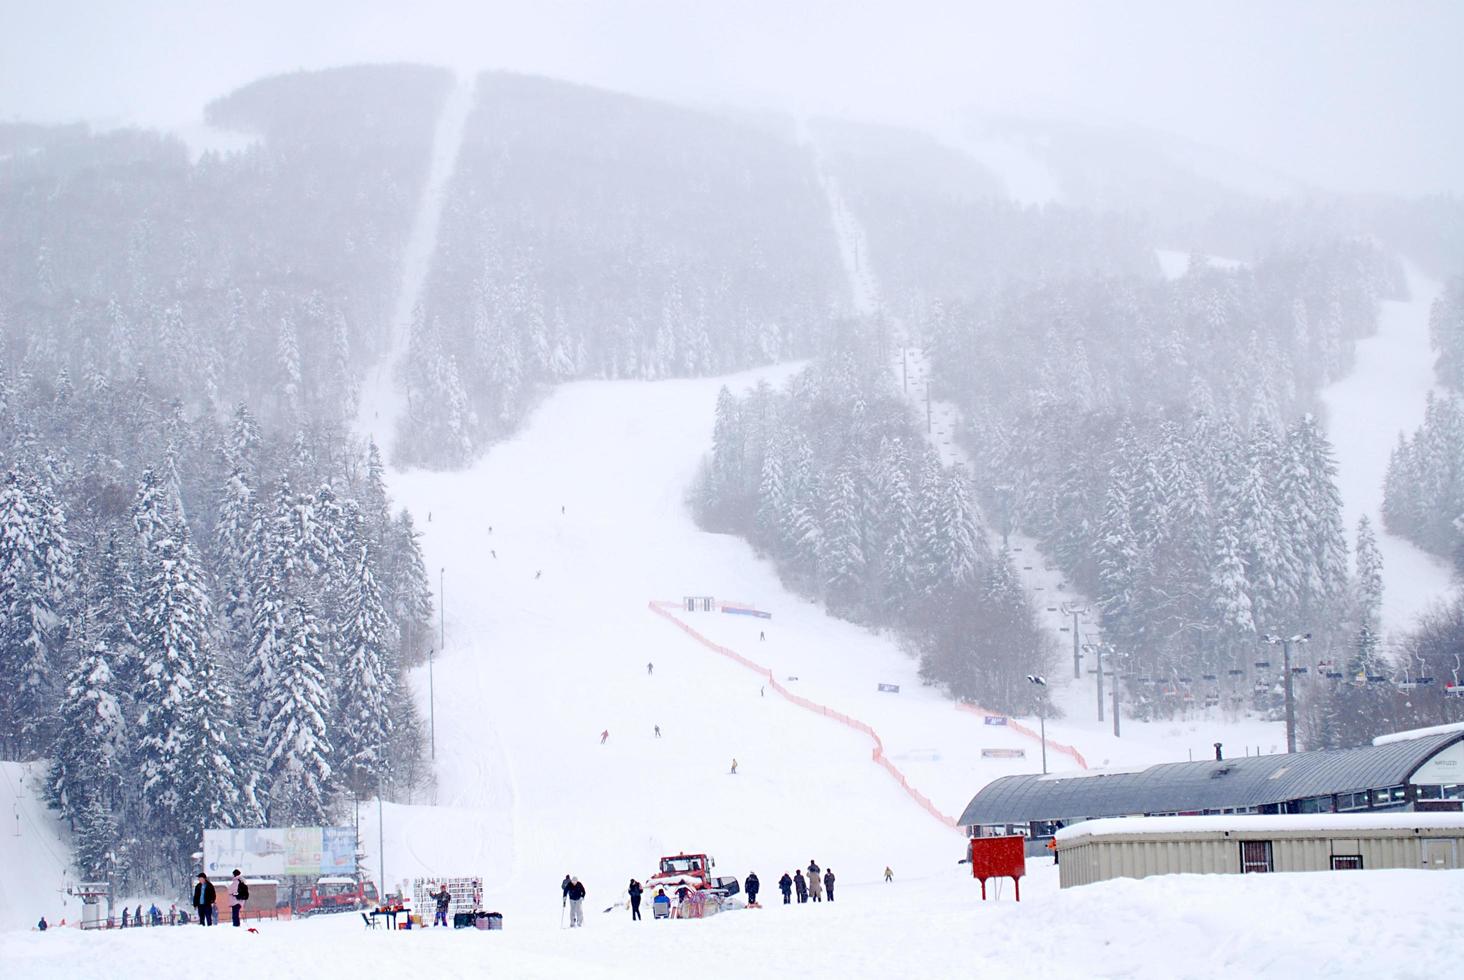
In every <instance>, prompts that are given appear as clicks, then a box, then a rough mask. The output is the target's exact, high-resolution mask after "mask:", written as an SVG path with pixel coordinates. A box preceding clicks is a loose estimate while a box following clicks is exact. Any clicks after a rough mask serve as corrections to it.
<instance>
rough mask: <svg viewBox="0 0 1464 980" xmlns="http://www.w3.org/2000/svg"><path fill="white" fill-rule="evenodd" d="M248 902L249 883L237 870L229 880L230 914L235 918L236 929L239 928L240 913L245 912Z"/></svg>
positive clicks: (236, 869)
mask: <svg viewBox="0 0 1464 980" xmlns="http://www.w3.org/2000/svg"><path fill="white" fill-rule="evenodd" d="M247 901H249V882H247V881H245V880H244V876H243V875H241V874H240V873H239V869H238V868H235V869H234V877H232V878H230V879H229V912H230V913H231V914H232V916H233V919H234V926H235V928H238V926H239V913H240V912H241V911H243V909H244V903H245V902H247Z"/></svg>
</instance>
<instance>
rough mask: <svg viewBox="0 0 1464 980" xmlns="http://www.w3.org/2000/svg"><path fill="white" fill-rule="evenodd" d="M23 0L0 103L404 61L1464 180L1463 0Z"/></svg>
mask: <svg viewBox="0 0 1464 980" xmlns="http://www.w3.org/2000/svg"><path fill="white" fill-rule="evenodd" d="M6 8H7V12H6V18H5V20H6V30H5V32H4V36H3V37H0V118H12V119H17V118H18V119H27V120H47V121H60V120H73V119H89V120H96V121H100V122H104V123H108V124H116V123H122V122H134V121H137V122H145V123H149V124H154V125H159V124H161V125H181V124H185V123H189V122H193V121H196V120H198V119H199V118H200V111H201V109H202V106H203V104H204V103H205V102H207V101H208V100H209V99H211V98H213V97H216V96H218V95H220V94H222V93H223V92H226V91H228V90H230V89H232V88H235V87H237V86H239V85H241V84H243V83H245V82H248V81H251V80H253V79H255V78H258V77H261V76H263V75H268V74H274V73H277V72H282V71H290V70H294V69H297V68H323V67H330V66H334V65H341V64H350V63H355V62H364V61H371V62H375V61H396V60H410V61H419V62H424V63H428V64H440V65H447V66H450V67H456V68H459V69H469V70H470V69H478V68H502V69H510V70H516V71H523V72H530V73H535V74H545V75H550V76H552V77H556V78H564V79H569V80H574V81H582V82H587V83H591V84H596V85H602V86H606V87H610V88H615V89H618V90H622V91H632V92H638V93H642V94H646V95H653V96H658V97H662V98H669V99H673V100H675V101H680V102H693V103H729V104H733V105H744V106H757V107H762V108H776V109H792V110H794V111H799V112H805V111H806V112H819V113H827V114H834V115H840V116H852V117H854V118H859V119H875V120H881V121H889V122H898V123H917V124H944V123H945V122H946V121H947V120H948V119H949V117H950V115H951V114H952V113H953V112H955V111H958V110H964V109H967V108H975V109H977V110H979V111H981V112H983V113H987V114H991V115H995V116H1017V117H1024V118H1031V117H1037V118H1041V119H1061V120H1067V121H1070V122H1080V123H1084V124H1093V123H1098V124H1102V125H1120V126H1129V125H1132V126H1138V127H1141V128H1145V129H1151V130H1158V131H1161V132H1168V133H1173V134H1176V135H1179V136H1183V137H1186V138H1188V139H1190V140H1194V141H1197V142H1199V143H1202V144H1211V145H1214V146H1217V147H1220V148H1223V149H1225V150H1228V151H1230V152H1232V153H1236V154H1239V155H1240V156H1242V157H1243V158H1246V159H1249V160H1251V161H1253V162H1255V163H1257V164H1263V165H1266V166H1268V167H1270V168H1272V169H1274V170H1276V171H1278V172H1281V173H1289V174H1294V175H1295V176H1297V177H1299V178H1301V179H1303V180H1305V181H1307V182H1308V183H1312V184H1315V185H1318V186H1321V187H1326V188H1329V189H1338V190H1376V191H1389V192H1401V193H1409V194H1421V193H1429V192H1434V191H1442V190H1455V191H1458V190H1461V189H1464V177H1461V176H1460V174H1464V135H1461V127H1460V126H1459V125H1458V124H1457V122H1456V120H1457V119H1458V118H1459V116H1460V109H1461V106H1460V96H1459V92H1460V91H1461V90H1464V65H1461V62H1460V59H1459V58H1458V57H1457V44H1456V43H1455V42H1456V40H1457V39H1458V37H1460V36H1461V34H1464V9H1461V8H1460V7H1459V5H1458V4H1456V3H1451V2H1449V0H1409V2H1404V3H1376V2H1366V0H1340V2H1328V0H1304V2H1298V3H1284V4H1276V3H1268V2H1264V0H1244V2H1239V3H1226V4H1207V5H1199V4H1177V3H1170V2H1165V0H1139V2H1134V3H1124V4H1122V5H1117V6H1115V5H1108V4H1098V3H1083V2H1077V0H1059V2H1044V3H1037V4H1004V3H964V2H955V0H911V2H902V3H896V2H887V0H855V2H844V0H800V2H797V3H781V2H776V0H752V2H748V3H737V4H715V3H682V2H678V0H624V2H617V3H600V2H594V0H545V2H524V3H504V2H496V0H494V2H488V3H467V2H457V0H454V2H444V0H426V2H423V3H414V4H411V5H410V7H407V6H403V5H401V4H397V3H392V2H390V0H364V2H346V0H324V2H320V3H311V4H305V5H301V4H291V3H287V2H283V0H263V2H257V3H249V4H232V3H230V4H225V3H189V2H185V0H158V2H143V3H114V4H93V3H87V2H85V0H58V2H56V3H47V4H23V3H18V2H12V3H7V4H6Z"/></svg>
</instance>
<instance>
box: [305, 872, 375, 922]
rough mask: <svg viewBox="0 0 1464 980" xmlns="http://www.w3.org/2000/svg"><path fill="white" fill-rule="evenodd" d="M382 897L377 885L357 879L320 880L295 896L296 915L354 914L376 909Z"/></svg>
mask: <svg viewBox="0 0 1464 980" xmlns="http://www.w3.org/2000/svg"><path fill="white" fill-rule="evenodd" d="M379 897H380V896H379V895H378V894H377V891H376V884H375V883H374V882H370V881H357V880H356V879H355V878H320V879H318V880H317V881H316V882H315V884H313V885H311V886H310V887H309V888H307V889H305V890H303V891H300V892H297V893H296V895H295V906H294V912H295V914H296V915H317V914H321V913H325V912H354V911H356V910H357V909H367V908H375V907H376V903H377V899H378V898H379Z"/></svg>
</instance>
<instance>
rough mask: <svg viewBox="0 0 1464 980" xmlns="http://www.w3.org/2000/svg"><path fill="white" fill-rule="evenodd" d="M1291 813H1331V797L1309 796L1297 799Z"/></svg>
mask: <svg viewBox="0 0 1464 980" xmlns="http://www.w3.org/2000/svg"><path fill="white" fill-rule="evenodd" d="M1291 812H1293V813H1331V812H1332V798H1331V797H1330V796H1311V797H1308V798H1306V799H1304V800H1297V801H1296V803H1295V809H1293V810H1292V811H1291Z"/></svg>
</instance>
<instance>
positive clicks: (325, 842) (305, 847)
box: [203, 827, 356, 877]
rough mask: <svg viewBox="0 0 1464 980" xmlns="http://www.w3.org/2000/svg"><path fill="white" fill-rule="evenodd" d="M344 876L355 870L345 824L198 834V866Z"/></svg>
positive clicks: (352, 836)
mask: <svg viewBox="0 0 1464 980" xmlns="http://www.w3.org/2000/svg"><path fill="white" fill-rule="evenodd" d="M235 868H238V869H240V870H241V871H243V872H244V873H245V874H246V875H252V876H258V877H270V876H277V875H309V876H312V877H313V876H319V875H349V874H354V873H355V871H356V833H355V831H354V830H352V829H351V828H350V827H242V828H222V829H216V830H205V831H204V832H203V870H204V871H207V872H208V873H209V875H211V876H215V875H224V876H227V875H228V874H229V873H230V872H231V871H233V870H234V869H235Z"/></svg>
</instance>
